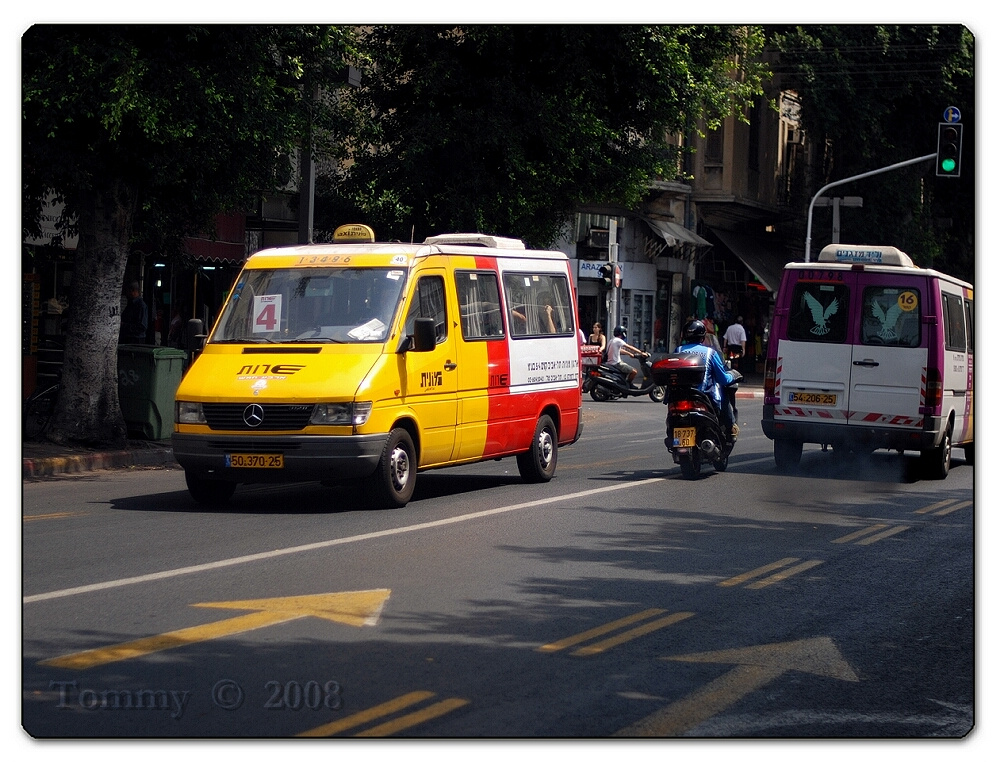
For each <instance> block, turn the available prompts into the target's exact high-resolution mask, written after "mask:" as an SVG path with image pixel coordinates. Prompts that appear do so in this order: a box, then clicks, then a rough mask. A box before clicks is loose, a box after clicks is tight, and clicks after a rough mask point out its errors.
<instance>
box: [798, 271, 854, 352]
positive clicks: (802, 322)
mask: <svg viewBox="0 0 1000 762" xmlns="http://www.w3.org/2000/svg"><path fill="white" fill-rule="evenodd" d="M849 299H850V291H849V289H848V288H847V286H845V285H842V284H836V283H812V282H806V281H799V282H798V283H797V284H796V285H795V290H794V291H793V292H792V307H791V313H790V315H789V319H788V338H790V339H794V340H796V341H819V342H824V343H827V344H842V343H843V342H844V341H846V340H847V321H848V315H849V313H850V310H849V309H848V307H849Z"/></svg>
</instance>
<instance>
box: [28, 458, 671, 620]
mask: <svg viewBox="0 0 1000 762" xmlns="http://www.w3.org/2000/svg"><path fill="white" fill-rule="evenodd" d="M660 481H663V479H662V478H659V477H658V478H653V479H642V480H641V481H635V482H624V483H622V484H612V485H609V486H606V487H596V488H594V489H588V490H583V491H582V492H573V493H571V494H568V495H555V496H553V497H547V498H543V499H541V500H532V501H530V502H527V503H517V504H516V505H507V506H503V507H501V508H490V509H489V510H486V511H477V512H476V513H467V514H464V515H462V516H453V517H451V518H448V519H438V520H437V521H427V522H425V523H423V524H411V525H410V526H405V527H397V528H395V529H383V530H381V531H378V532H368V533H366V534H356V535H353V536H351V537H338V538H336V539H333V540H324V541H323V542H312V543H309V544H307V545H296V546H294V547H291V548H278V549H277V550H269V551H267V552H265V553H252V554H250V555H248V556H238V557H236V558H226V559H223V560H221V561H211V562H209V563H206V564H198V565H196V566H184V567H182V568H180V569H168V570H166V571H161V572H154V573H152V574H142V575H140V576H138V577H125V578H124V579H114V580H109V581H107V582H97V583H95V584H92V585H81V586H80V587H69V588H65V589H63V590H53V591H52V592H49V593H39V594H37V595H26V596H25V597H24V598H22V599H21V602H22V603H38V602H39V601H50V600H52V599H54V598H68V597H70V596H73V595H82V594H84V593H94V592H98V591H100V590H111V589H113V588H116V587H125V586H126V585H136V584H139V583H141V582H155V581H156V580H161V579H170V578H171V577H181V576H183V575H185V574H198V573H200V572H205V571H212V570H214V569H224V568H226V567H228V566H238V565H240V564H248V563H252V562H254V561H266V560H269V559H272V558H278V557H280V556H289V555H293V554H295V553H306V552H308V551H310V550H321V549H323V548H332V547H334V546H336V545H349V544H351V543H355V542H364V541H365V540H374V539H377V538H380V537H392V536H393V535H397V534H407V533H409V532H419V531H421V530H424V529H434V528H436V527H443V526H448V525H449V524H460V523H462V522H463V521H472V520H473V519H481V518H483V517H485V516H495V515H497V514H500V513H509V512H511V511H520V510H522V509H524V508H535V507H537V506H540V505H549V504H551V503H559V502H562V501H565V500H575V499H577V498H582V497H588V496H590V495H600V494H603V493H606V492H614V491H616V490H620V489H628V488H630V487H641V486H643V485H645V484H653V483H654V482H660Z"/></svg>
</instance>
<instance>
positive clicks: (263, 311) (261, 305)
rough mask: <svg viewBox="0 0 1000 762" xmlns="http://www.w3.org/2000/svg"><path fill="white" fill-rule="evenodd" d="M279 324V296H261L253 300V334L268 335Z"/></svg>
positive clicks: (276, 328)
mask: <svg viewBox="0 0 1000 762" xmlns="http://www.w3.org/2000/svg"><path fill="white" fill-rule="evenodd" d="M280 323H281V294H263V295H260V296H255V297H254V298H253V332H254V333H270V332H272V331H276V330H278V326H279V325H280Z"/></svg>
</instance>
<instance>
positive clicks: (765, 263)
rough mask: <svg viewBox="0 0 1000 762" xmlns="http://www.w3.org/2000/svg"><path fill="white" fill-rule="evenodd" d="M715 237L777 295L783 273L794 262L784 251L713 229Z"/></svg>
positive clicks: (749, 238)
mask: <svg viewBox="0 0 1000 762" xmlns="http://www.w3.org/2000/svg"><path fill="white" fill-rule="evenodd" d="M712 233H713V235H715V236H716V237H717V238H718V239H719V240H720V241H721V242H722V243H723V245H725V247H726V248H727V249H729V250H730V251H731V252H732V253H733V254H734V255H735V256H736V258H737V259H739V260H740V261H741V262H742V263H743V264H744V265H746V267H747V269H748V270H749V271H750V272H752V273H753V274H754V276H755V277H756V278H757V280H759V281H760V282H761V283H763V284H764V286H765V287H766V288H767V290H768V291H771V292H772V293H776V292H777V291H778V286H779V285H780V284H781V272H782V270H784V269H785V265H786V264H787V263H788V262H791V261H792V260H793V257H792V256H790V255H789V254H787V253H786V252H785V251H784V249H781V248H776V247H775V246H773V245H769V244H768V243H766V242H763V241H760V240H759V239H756V238H753V237H752V236H748V235H743V234H741V233H731V232H729V231H727V230H716V229H715V228H712Z"/></svg>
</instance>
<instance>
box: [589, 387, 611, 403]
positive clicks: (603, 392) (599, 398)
mask: <svg viewBox="0 0 1000 762" xmlns="http://www.w3.org/2000/svg"><path fill="white" fill-rule="evenodd" d="M590 398H591V399H592V400H594V402H607V401H608V400H609V399H611V393H610V392H608V390H607V389H605V388H604V387H603V386H601V385H600V384H596V383H595V384H594V386H593V388H592V389H591V390H590Z"/></svg>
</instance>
